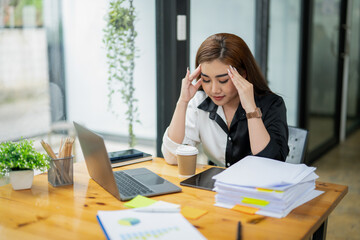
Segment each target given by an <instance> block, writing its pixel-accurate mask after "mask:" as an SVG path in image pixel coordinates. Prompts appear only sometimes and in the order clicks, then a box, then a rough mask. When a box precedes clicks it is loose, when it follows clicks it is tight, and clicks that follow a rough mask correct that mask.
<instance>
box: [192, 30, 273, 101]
mask: <svg viewBox="0 0 360 240" xmlns="http://www.w3.org/2000/svg"><path fill="white" fill-rule="evenodd" d="M216 59H217V60H220V61H221V62H222V63H224V64H227V65H231V66H233V67H235V68H236V69H237V70H238V71H239V73H240V74H242V75H244V73H245V74H246V79H247V80H248V81H249V82H250V83H252V84H253V86H254V92H255V94H257V95H263V94H266V93H271V90H270V88H269V86H268V84H267V81H266V79H265V78H264V76H263V74H262V73H261V70H260V68H259V66H258V65H257V63H256V61H255V58H254V56H253V55H252V53H251V51H250V49H249V47H248V46H247V45H246V43H245V42H244V40H242V39H241V38H240V37H238V36H236V35H234V34H229V33H217V34H214V35H212V36H210V37H208V38H207V39H206V40H205V41H204V42H203V43H202V44H201V46H200V47H199V49H198V51H197V53H196V60H195V68H196V67H197V66H199V64H200V63H203V62H211V61H213V60H216Z"/></svg>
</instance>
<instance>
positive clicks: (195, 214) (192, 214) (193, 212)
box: [181, 206, 208, 220]
mask: <svg viewBox="0 0 360 240" xmlns="http://www.w3.org/2000/svg"><path fill="white" fill-rule="evenodd" d="M207 212H208V211H206V210H202V209H198V208H192V207H186V206H185V207H183V208H181V214H182V215H183V216H184V217H186V218H189V219H194V220H195V219H198V218H199V217H201V216H203V215H205V214H206V213H207Z"/></svg>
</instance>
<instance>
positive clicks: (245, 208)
mask: <svg viewBox="0 0 360 240" xmlns="http://www.w3.org/2000/svg"><path fill="white" fill-rule="evenodd" d="M232 209H233V210H235V211H239V212H242V213H247V214H255V213H256V212H257V211H259V208H255V207H248V206H244V205H235V206H234V207H233V208H232Z"/></svg>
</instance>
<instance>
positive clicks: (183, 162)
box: [176, 145, 199, 177]
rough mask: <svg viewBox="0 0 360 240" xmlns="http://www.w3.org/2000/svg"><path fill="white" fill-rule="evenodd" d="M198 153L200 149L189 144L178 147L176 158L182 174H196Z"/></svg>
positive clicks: (186, 175)
mask: <svg viewBox="0 0 360 240" xmlns="http://www.w3.org/2000/svg"><path fill="white" fill-rule="evenodd" d="M198 153H199V151H198V150H197V148H196V147H193V146H188V145H180V146H179V147H178V148H177V149H176V158H177V162H178V167H179V174H180V176H182V177H190V176H193V175H194V174H195V170H196V159H197V154H198Z"/></svg>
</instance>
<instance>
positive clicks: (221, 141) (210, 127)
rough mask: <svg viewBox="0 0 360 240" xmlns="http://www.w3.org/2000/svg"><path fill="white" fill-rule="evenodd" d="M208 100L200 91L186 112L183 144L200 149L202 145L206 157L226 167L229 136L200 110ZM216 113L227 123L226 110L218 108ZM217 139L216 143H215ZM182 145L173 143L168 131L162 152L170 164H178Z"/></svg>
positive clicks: (164, 138) (206, 113) (207, 113)
mask: <svg viewBox="0 0 360 240" xmlns="http://www.w3.org/2000/svg"><path fill="white" fill-rule="evenodd" d="M206 98H207V95H206V94H205V92H203V91H198V92H197V93H196V94H195V96H194V97H193V98H192V99H191V100H190V102H189V104H188V107H187V110H186V120H185V137H184V140H183V144H188V145H191V146H195V147H198V145H199V144H200V143H202V147H203V150H204V153H205V154H206V156H207V157H208V158H209V160H211V161H212V162H214V163H215V164H216V165H218V166H225V151H226V143H227V134H226V133H225V132H224V130H222V129H221V127H220V126H219V125H218V124H217V123H216V122H215V121H210V119H209V114H210V113H209V112H206V111H203V110H201V109H198V106H199V105H200V104H201V103H202V102H203V101H204V100H205V99H206ZM216 113H217V114H218V115H219V116H220V117H221V118H222V119H223V121H224V122H225V123H226V118H225V114H224V110H223V108H222V107H221V106H218V108H217V111H216ZM214 139H216V141H214ZM179 145H180V144H178V143H175V142H174V141H172V140H171V139H170V138H169V136H168V129H166V131H165V133H164V136H163V143H162V146H161V151H162V153H163V155H164V158H165V160H166V162H167V163H169V164H177V160H176V154H175V151H176V148H177V147H178V146H179Z"/></svg>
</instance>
